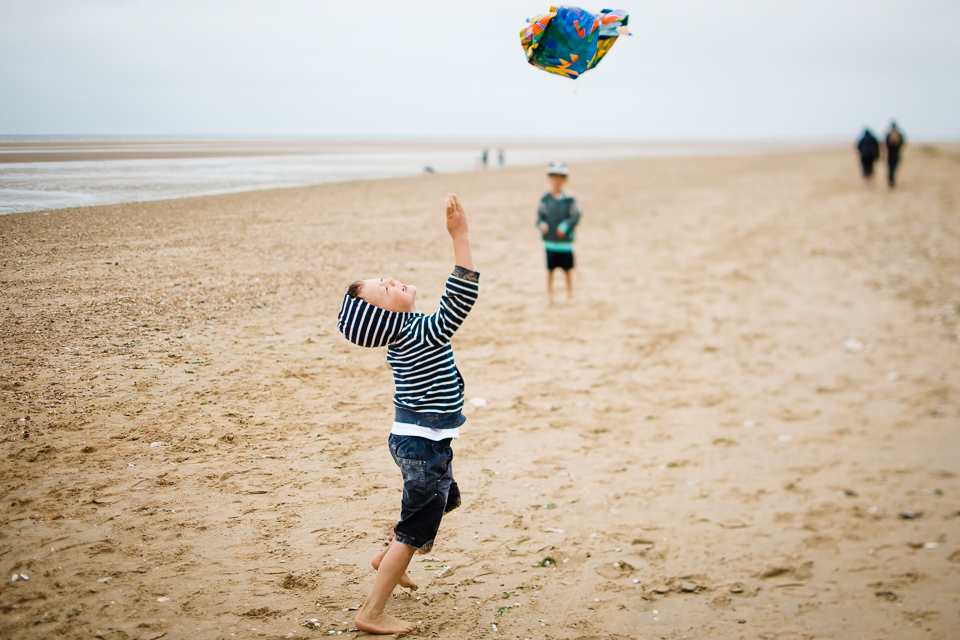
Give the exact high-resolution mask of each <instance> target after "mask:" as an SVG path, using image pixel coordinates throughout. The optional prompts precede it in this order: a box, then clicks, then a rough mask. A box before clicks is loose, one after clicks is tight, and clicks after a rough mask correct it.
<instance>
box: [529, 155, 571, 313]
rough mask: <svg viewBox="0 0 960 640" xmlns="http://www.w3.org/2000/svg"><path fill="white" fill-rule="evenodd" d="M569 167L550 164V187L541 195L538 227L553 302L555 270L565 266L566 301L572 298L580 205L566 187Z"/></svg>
mask: <svg viewBox="0 0 960 640" xmlns="http://www.w3.org/2000/svg"><path fill="white" fill-rule="evenodd" d="M568 175H570V170H569V169H567V165H566V164H564V163H563V162H553V163H551V164H550V166H549V167H547V179H548V180H549V181H550V191H549V192H547V194H546V195H544V196H543V198H541V199H540V208H539V209H538V210H537V227H538V228H539V229H540V233H541V234H542V235H543V246H544V248H545V249H546V250H547V304H548V305H549V304H553V270H554V269H557V268H559V269H563V275H564V276H565V277H566V281H567V302H572V301H573V238H574V231H575V229H576V228H577V223H578V222H580V207H579V206H578V205H577V201H576V200H574V199H573V194H570V193H567V192H566V191H564V190H563V185H565V184H566V182H567V176H568Z"/></svg>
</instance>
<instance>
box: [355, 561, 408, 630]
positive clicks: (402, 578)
mask: <svg viewBox="0 0 960 640" xmlns="http://www.w3.org/2000/svg"><path fill="white" fill-rule="evenodd" d="M389 550H390V547H389V546H388V547H387V548H386V549H384V550H383V551H381V552H380V553H378V554H377V555H375V556H373V559H372V560H370V566H372V567H373V568H374V569H377V570H379V569H380V562H381V561H382V560H383V556H385V555H387V551H389ZM399 584H400V586H401V587H403V588H405V589H413V590H416V589H419V588H420V587H419V586H418V585H417V583H416V582H414V581H413V579H412V578H411V577H410V574H408V573H407V572H406V571H404V572H403V575H402V576H400V583H399ZM357 628H358V629H359V628H360V627H357ZM391 633H393V632H391Z"/></svg>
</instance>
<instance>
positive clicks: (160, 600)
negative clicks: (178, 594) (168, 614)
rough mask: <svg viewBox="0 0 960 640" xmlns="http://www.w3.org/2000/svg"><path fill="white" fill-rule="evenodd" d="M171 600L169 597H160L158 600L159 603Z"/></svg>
mask: <svg viewBox="0 0 960 640" xmlns="http://www.w3.org/2000/svg"><path fill="white" fill-rule="evenodd" d="M169 600H170V598H168V597H167V596H160V597H159V598H157V602H168V601H169Z"/></svg>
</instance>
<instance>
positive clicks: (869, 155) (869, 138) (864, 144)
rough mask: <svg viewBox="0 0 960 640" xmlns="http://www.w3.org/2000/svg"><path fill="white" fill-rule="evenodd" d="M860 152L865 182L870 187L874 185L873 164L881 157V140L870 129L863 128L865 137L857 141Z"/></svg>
mask: <svg viewBox="0 0 960 640" xmlns="http://www.w3.org/2000/svg"><path fill="white" fill-rule="evenodd" d="M857 151H858V152H859V153H860V165H861V166H862V167H863V182H864V184H866V185H867V187H868V188H870V187H872V186H873V165H874V164H875V163H876V162H877V159H878V158H879V157H880V142H879V141H878V140H877V138H876V136H874V135H873V132H871V131H870V129H864V130H863V137H861V138H860V141H859V142H857Z"/></svg>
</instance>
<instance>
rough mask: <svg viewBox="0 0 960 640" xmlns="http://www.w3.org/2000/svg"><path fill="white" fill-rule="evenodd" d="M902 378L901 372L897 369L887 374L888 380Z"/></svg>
mask: <svg viewBox="0 0 960 640" xmlns="http://www.w3.org/2000/svg"><path fill="white" fill-rule="evenodd" d="M899 379H900V374H899V373H897V372H896V371H891V372H890V373H888V374H887V382H896V381H897V380H899Z"/></svg>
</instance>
